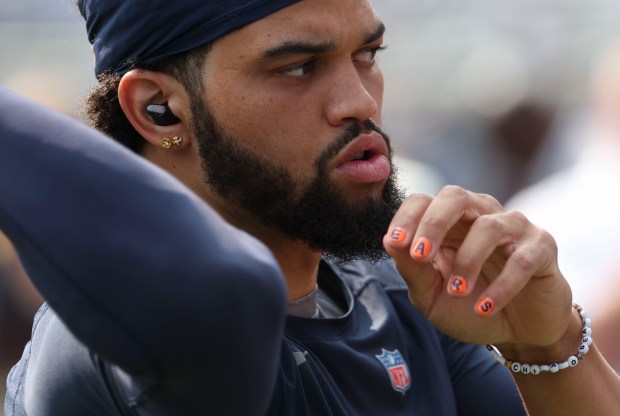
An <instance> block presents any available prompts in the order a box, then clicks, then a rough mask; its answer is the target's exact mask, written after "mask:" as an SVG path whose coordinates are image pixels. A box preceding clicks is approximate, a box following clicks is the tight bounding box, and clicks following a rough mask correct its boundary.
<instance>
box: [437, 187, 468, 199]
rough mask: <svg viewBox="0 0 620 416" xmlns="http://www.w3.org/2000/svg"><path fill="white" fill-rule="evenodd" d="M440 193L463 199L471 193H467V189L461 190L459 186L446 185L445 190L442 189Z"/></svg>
mask: <svg viewBox="0 0 620 416" xmlns="http://www.w3.org/2000/svg"><path fill="white" fill-rule="evenodd" d="M439 193H441V194H453V195H455V196H457V197H461V198H462V197H465V196H468V195H469V192H467V191H466V190H465V189H463V188H461V187H460V186H458V185H446V186H444V187H443V188H441V191H439Z"/></svg>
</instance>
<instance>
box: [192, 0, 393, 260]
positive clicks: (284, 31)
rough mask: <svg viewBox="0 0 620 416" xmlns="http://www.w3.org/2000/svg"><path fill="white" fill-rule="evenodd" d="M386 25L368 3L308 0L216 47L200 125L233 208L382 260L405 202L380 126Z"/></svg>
mask: <svg viewBox="0 0 620 416" xmlns="http://www.w3.org/2000/svg"><path fill="white" fill-rule="evenodd" d="M382 34H383V25H382V24H381V23H380V21H379V20H378V19H377V17H376V16H375V14H374V12H373V10H372V8H371V6H370V5H369V3H368V2H366V1H364V0H304V1H302V2H299V3H297V4H295V5H293V6H289V7H287V8H285V9H283V10H281V11H279V12H277V13H275V14H273V15H270V16H268V17H267V18H265V19H262V20H260V21H258V22H255V23H253V24H251V25H249V26H247V27H245V28H243V29H241V30H239V31H237V32H234V33H232V34H230V35H227V36H225V37H224V38H222V39H220V40H218V41H217V42H216V43H215V44H214V45H213V48H212V50H211V52H210V55H209V57H208V59H207V64H206V77H205V91H204V96H200V95H199V94H194V97H193V103H192V105H193V121H194V126H193V127H194V130H195V134H196V137H197V138H198V142H199V148H200V153H201V157H202V159H203V168H204V170H205V176H206V180H207V182H208V183H209V185H210V187H211V189H212V190H213V191H214V192H215V194H216V195H218V197H220V198H221V199H222V200H224V201H225V203H226V205H227V208H228V209H229V210H230V211H231V212H235V211H238V210H243V211H244V212H248V213H250V214H251V215H253V216H254V217H255V218H256V219H257V220H259V221H260V222H262V223H263V224H264V225H267V226H272V227H275V228H277V229H278V230H279V231H280V232H282V233H284V234H286V235H288V236H290V237H293V238H295V239H299V240H302V241H305V242H306V243H308V245H309V246H310V247H312V248H314V249H317V250H325V251H327V252H328V254H331V255H332V256H334V257H338V258H344V259H350V258H352V257H359V256H362V257H367V258H376V257H377V253H378V252H379V251H380V249H381V237H382V235H383V233H385V231H386V228H387V226H388V224H389V221H390V219H391V216H392V215H393V213H394V211H395V209H396V208H397V206H398V205H399V203H400V200H401V198H400V194H399V192H398V191H397V190H396V188H395V186H394V181H393V179H392V176H391V173H392V171H393V169H392V168H391V163H390V161H389V157H390V148H389V141H388V139H387V136H385V135H384V134H383V133H382V132H381V131H380V130H379V128H378V127H377V126H376V125H375V123H376V124H379V123H380V109H381V98H382V94H383V78H382V74H381V72H380V70H379V68H378V66H377V64H376V63H375V60H374V58H375V52H376V51H377V49H378V48H379V47H380V46H381V43H382ZM205 97H206V99H205ZM206 101H208V103H209V104H208V105H207V104H206ZM371 120H372V121H371ZM370 241H372V242H370Z"/></svg>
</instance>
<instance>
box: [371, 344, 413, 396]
mask: <svg viewBox="0 0 620 416" xmlns="http://www.w3.org/2000/svg"><path fill="white" fill-rule="evenodd" d="M375 357H377V360H379V362H381V364H383V366H384V367H385V370H386V371H387V373H388V375H389V376H390V381H391V382H392V388H393V389H394V390H396V391H399V392H401V393H402V394H403V395H405V392H406V391H407V390H408V389H409V387H411V374H410V373H409V367H407V363H406V362H405V360H404V359H403V356H402V355H400V351H398V350H394V351H386V350H385V349H384V348H381V355H375Z"/></svg>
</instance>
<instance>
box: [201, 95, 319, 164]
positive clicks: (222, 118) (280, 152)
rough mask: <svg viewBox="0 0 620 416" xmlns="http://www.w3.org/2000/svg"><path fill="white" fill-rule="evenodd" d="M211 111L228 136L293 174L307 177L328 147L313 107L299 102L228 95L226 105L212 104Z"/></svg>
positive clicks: (215, 102)
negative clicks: (318, 157)
mask: <svg viewBox="0 0 620 416" xmlns="http://www.w3.org/2000/svg"><path fill="white" fill-rule="evenodd" d="M229 91H230V89H229ZM265 96H267V98H263V97H265ZM211 111H212V112H213V115H214V117H215V119H216V121H217V122H218V124H219V125H220V127H221V128H222V129H223V130H224V132H225V133H226V134H227V135H229V136H231V137H232V138H234V139H235V140H237V141H238V142H239V144H240V145H241V146H242V147H243V148H245V149H248V150H251V151H252V152H254V153H256V154H257V155H260V156H262V157H264V158H266V159H269V160H270V161H271V162H273V163H274V164H276V165H279V166H282V167H285V168H286V169H287V170H288V171H289V172H291V173H296V174H298V175H302V176H307V175H308V174H307V173H306V172H310V169H312V168H313V164H314V159H315V158H316V157H317V156H318V155H319V154H320V152H321V150H322V148H321V145H323V146H325V145H326V144H325V143H321V139H320V138H321V135H320V133H319V131H318V128H319V122H318V121H317V120H313V119H312V115H311V114H310V113H311V110H310V106H308V105H307V103H306V104H304V102H303V101H301V100H299V99H294V100H284V99H281V100H279V99H277V97H268V94H264V95H261V94H257V95H249V94H238V95H233V96H231V95H230V94H228V99H227V100H225V101H224V100H214V101H212V102H211Z"/></svg>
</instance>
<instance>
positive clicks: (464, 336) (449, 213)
mask: <svg viewBox="0 0 620 416" xmlns="http://www.w3.org/2000/svg"><path fill="white" fill-rule="evenodd" d="M383 243H384V246H385V248H386V250H387V252H388V253H389V254H390V255H391V256H392V257H393V258H394V260H395V263H396V267H397V268H398V270H399V272H400V274H401V275H402V276H403V278H404V279H405V281H406V282H407V285H408V286H409V299H410V301H411V303H412V304H413V305H414V306H415V307H417V308H418V309H419V310H420V311H421V312H422V313H423V314H424V315H425V316H426V317H427V318H428V319H429V320H430V321H431V322H432V323H433V324H434V325H435V326H436V327H437V328H438V329H439V330H441V331H442V332H444V333H446V334H447V335H450V336H452V337H453V338H456V339H459V340H461V341H464V342H468V343H476V344H487V343H488V344H498V345H499V344H508V345H512V346H518V345H523V346H541V347H543V346H549V345H551V344H553V343H555V342H557V341H558V340H559V339H560V338H561V337H562V336H563V335H564V334H565V332H566V330H567V326H568V324H569V322H570V319H571V309H572V308H571V303H572V299H571V291H570V287H569V286H568V283H567V282H566V280H565V279H564V278H563V276H562V274H561V273H560V271H559V268H558V264H557V247H556V244H555V241H554V239H553V238H552V237H551V235H550V234H548V233H547V232H546V231H544V230H542V229H541V228H539V227H536V226H535V225H533V224H532V223H530V222H529V221H528V220H527V219H526V218H525V217H524V216H523V215H522V214H520V213H518V212H508V211H506V210H505V209H504V208H503V207H502V206H501V204H500V203H499V202H497V201H496V200H495V199H493V198H492V197H490V196H488V195H483V194H476V193H473V192H469V191H466V190H464V189H462V188H459V187H456V186H447V187H445V188H444V189H442V190H441V191H440V192H439V193H438V194H437V196H435V197H430V196H428V195H422V194H414V195H412V196H410V197H409V198H407V200H405V202H404V203H403V204H402V206H401V207H400V209H399V210H398V212H397V213H396V215H395V216H394V219H393V220H392V222H391V224H390V228H389V230H388V233H387V234H386V236H385V237H384V240H383Z"/></svg>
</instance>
